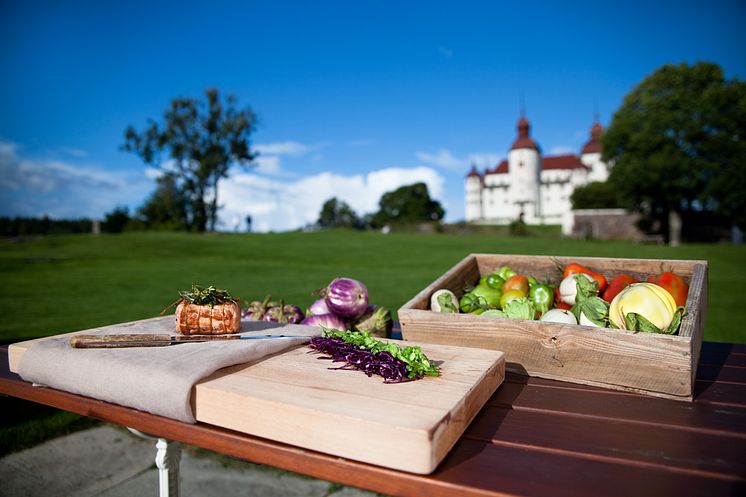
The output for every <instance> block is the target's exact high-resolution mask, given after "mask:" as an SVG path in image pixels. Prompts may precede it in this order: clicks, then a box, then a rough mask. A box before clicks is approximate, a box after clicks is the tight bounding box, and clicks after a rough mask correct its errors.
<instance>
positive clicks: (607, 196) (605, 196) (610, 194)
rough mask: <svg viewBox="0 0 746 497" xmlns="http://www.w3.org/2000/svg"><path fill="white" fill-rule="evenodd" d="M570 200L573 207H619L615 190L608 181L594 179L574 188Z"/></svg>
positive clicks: (619, 203)
mask: <svg viewBox="0 0 746 497" xmlns="http://www.w3.org/2000/svg"><path fill="white" fill-rule="evenodd" d="M570 201H571V202H572V208H573V209H613V208H616V207H621V201H620V200H619V195H618V194H617V190H616V188H615V187H614V185H612V184H611V183H610V182H609V181H594V182H593V183H588V184H587V185H583V186H579V187H577V188H575V190H574V191H573V192H572V196H571V197H570Z"/></svg>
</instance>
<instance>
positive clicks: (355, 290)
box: [324, 278, 368, 320]
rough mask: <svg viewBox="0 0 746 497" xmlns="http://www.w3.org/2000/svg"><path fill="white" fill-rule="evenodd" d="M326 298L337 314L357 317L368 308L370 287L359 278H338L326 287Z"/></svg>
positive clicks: (328, 305) (332, 310)
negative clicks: (358, 279)
mask: <svg viewBox="0 0 746 497" xmlns="http://www.w3.org/2000/svg"><path fill="white" fill-rule="evenodd" d="M324 300H326V305H327V307H328V308H329V310H330V311H331V312H333V313H334V314H336V315H337V316H339V317H341V318H344V319H351V320H352V319H357V318H359V317H360V316H362V315H363V314H365V311H366V310H368V289H367V288H366V287H365V285H363V284H362V283H361V282H359V281H357V280H353V279H351V278H337V279H335V280H334V281H332V282H331V283H329V286H327V287H326V290H325V292H324Z"/></svg>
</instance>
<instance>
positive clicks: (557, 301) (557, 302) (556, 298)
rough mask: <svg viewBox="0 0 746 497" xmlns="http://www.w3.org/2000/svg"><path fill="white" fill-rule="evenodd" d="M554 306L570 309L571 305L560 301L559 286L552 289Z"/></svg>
mask: <svg viewBox="0 0 746 497" xmlns="http://www.w3.org/2000/svg"><path fill="white" fill-rule="evenodd" d="M554 308H555V309H565V310H569V309H572V306H571V305H570V304H566V303H564V302H562V299H561V298H560V291H559V287H557V288H555V289H554Z"/></svg>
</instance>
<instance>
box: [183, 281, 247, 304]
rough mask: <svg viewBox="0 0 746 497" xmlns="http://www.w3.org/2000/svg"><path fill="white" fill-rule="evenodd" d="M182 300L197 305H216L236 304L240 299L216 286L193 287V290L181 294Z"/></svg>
mask: <svg viewBox="0 0 746 497" xmlns="http://www.w3.org/2000/svg"><path fill="white" fill-rule="evenodd" d="M179 295H180V296H181V299H182V300H186V301H188V302H189V303H190V304H196V305H210V306H213V305H216V304H223V303H225V302H236V301H237V300H238V299H236V298H234V297H232V296H231V294H230V293H228V292H227V291H226V290H221V289H220V288H215V287H214V286H212V285H210V286H207V287H205V286H200V285H194V284H193V285H192V289H191V290H185V291H181V292H179Z"/></svg>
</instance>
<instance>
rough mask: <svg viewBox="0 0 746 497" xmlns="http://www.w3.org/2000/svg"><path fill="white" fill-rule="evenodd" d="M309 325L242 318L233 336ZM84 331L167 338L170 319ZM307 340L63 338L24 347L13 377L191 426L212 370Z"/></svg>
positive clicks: (309, 330)
mask: <svg viewBox="0 0 746 497" xmlns="http://www.w3.org/2000/svg"><path fill="white" fill-rule="evenodd" d="M320 332H321V329H320V328H318V327H316V326H304V325H294V324H287V325H280V324H276V323H266V322H261V321H246V320H244V321H242V323H241V334H247V335H251V334H267V333H271V334H283V335H302V336H303V337H312V336H317V335H319V334H320ZM85 333H86V334H91V335H95V334H99V335H107V334H125V333H126V334H136V333H137V334H140V333H148V334H149V333H152V334H156V333H166V334H174V318H173V316H165V317H162V318H154V319H147V320H143V321H135V322H133V323H126V324H124V325H122V324H120V325H113V326H106V327H102V328H96V329H94V330H89V331H86V332H85ZM307 341H308V338H281V339H267V340H227V341H222V340H218V341H212V342H201V343H181V344H177V345H169V346H163V347H137V348H116V349H74V348H72V347H71V346H70V337H69V336H67V337H64V338H63V337H59V338H49V339H46V340H42V341H39V342H37V343H35V344H34V345H32V346H31V347H30V348H29V349H28V350H26V352H25V353H24V355H23V357H22V358H21V362H20V364H19V367H18V373H19V375H20V376H21V378H23V379H24V380H26V381H30V382H33V383H36V384H40V385H44V386H49V387H52V388H56V389H59V390H64V391H67V392H72V393H76V394H79V395H85V396H87V397H93V398H95V399H99V400H104V401H107V402H112V403H115V404H120V405H123V406H127V407H133V408H135V409H139V410H142V411H147V412H150V413H153V414H157V415H159V416H165V417H168V418H173V419H178V420H179V421H184V422H186V423H195V422H196V420H195V418H194V413H193V412H192V408H191V405H190V397H191V393H192V387H193V386H194V385H195V383H197V382H199V380H201V379H203V378H205V377H207V376H209V375H211V374H212V373H214V372H215V371H217V370H218V369H221V368H225V367H228V366H233V365H236V364H243V363H247V362H251V361H257V360H259V359H261V358H263V357H265V356H268V355H272V354H276V353H278V352H282V351H283V350H286V349H289V348H292V347H297V346H300V345H301V344H304V343H306V342H307Z"/></svg>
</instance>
